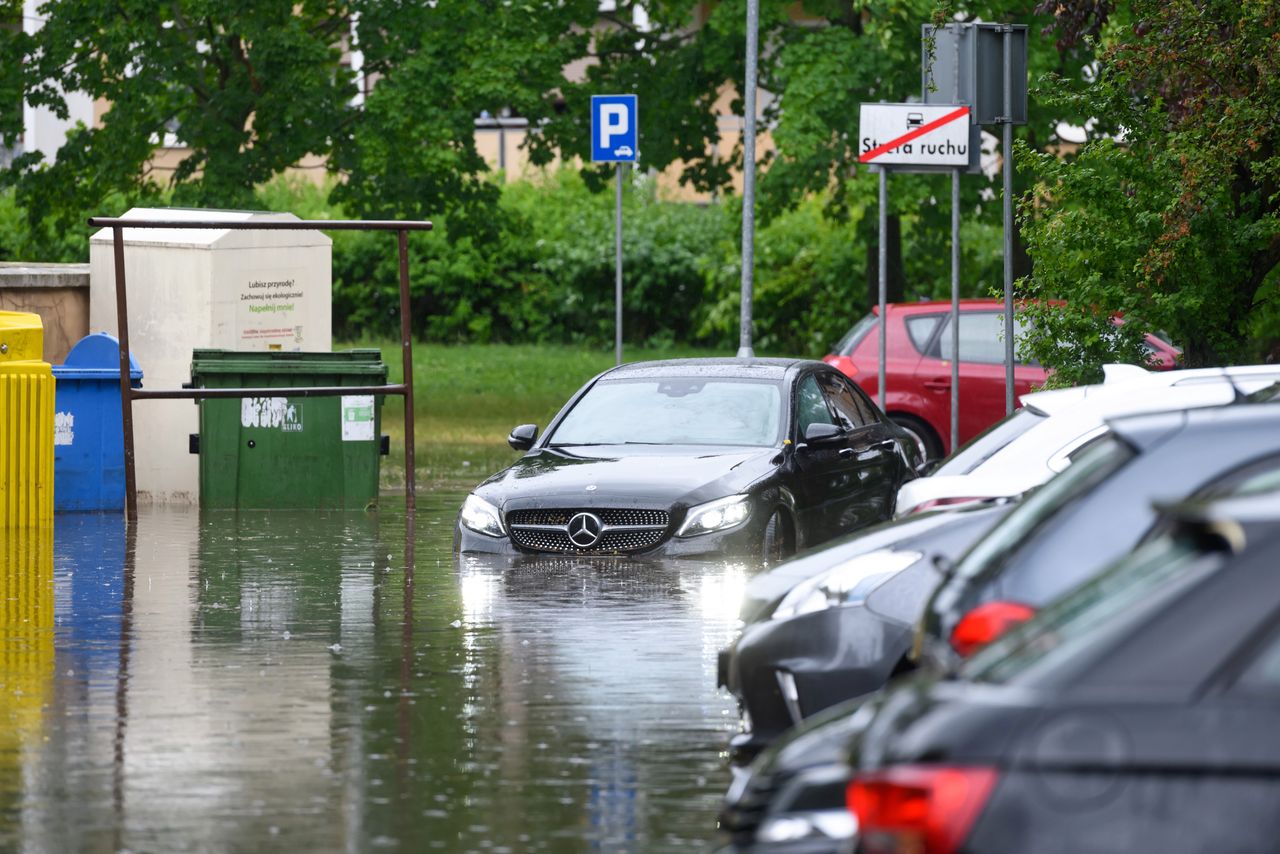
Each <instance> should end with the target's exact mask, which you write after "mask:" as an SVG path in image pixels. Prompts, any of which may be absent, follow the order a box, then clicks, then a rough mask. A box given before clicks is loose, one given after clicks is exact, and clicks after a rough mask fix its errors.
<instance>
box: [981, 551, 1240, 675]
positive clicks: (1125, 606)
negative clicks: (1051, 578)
mask: <svg viewBox="0 0 1280 854" xmlns="http://www.w3.org/2000/svg"><path fill="white" fill-rule="evenodd" d="M1220 559H1221V558H1220V553H1218V552H1208V553H1206V552H1203V551H1200V550H1199V549H1197V548H1196V547H1195V546H1194V545H1193V544H1192V543H1190V542H1187V541H1184V540H1182V539H1180V538H1172V537H1162V538H1160V539H1158V540H1154V541H1152V542H1150V543H1148V544H1147V545H1145V546H1143V547H1141V548H1139V549H1138V550H1136V551H1135V552H1133V553H1132V554H1131V555H1129V556H1128V557H1126V558H1124V559H1122V560H1120V561H1119V562H1118V563H1117V564H1116V565H1114V566H1113V567H1112V569H1111V570H1109V571H1107V572H1105V573H1103V574H1102V575H1100V576H1098V577H1097V578H1095V579H1093V580H1092V581H1090V582H1088V583H1086V584H1084V585H1083V586H1081V587H1080V588H1078V589H1077V590H1075V591H1074V592H1072V593H1070V594H1068V595H1067V596H1064V597H1062V598H1061V599H1059V600H1058V601H1056V602H1054V603H1053V604H1052V605H1050V606H1049V607H1048V608H1045V609H1044V610H1043V611H1041V612H1040V614H1039V615H1038V616H1037V617H1036V619H1035V620H1034V621H1033V622H1031V623H1028V624H1027V625H1026V626H1025V627H1024V628H1021V629H1015V630H1014V631H1012V632H1010V633H1009V634H1008V635H1006V636H1004V637H1003V638H1000V639H999V640H997V641H995V642H994V643H992V644H991V645H990V646H988V647H986V648H984V649H982V650H980V651H979V652H978V653H977V654H975V655H974V657H973V658H972V659H970V660H969V662H968V664H967V665H966V666H965V667H964V668H963V669H962V673H963V675H964V676H965V677H967V678H970V679H974V680H976V681H980V682H995V683H1003V682H1009V681H1015V680H1016V681H1018V682H1019V683H1022V684H1027V683H1035V682H1037V681H1051V680H1052V679H1053V678H1054V673H1055V668H1062V666H1063V665H1064V663H1065V662H1066V661H1068V660H1069V659H1072V658H1074V657H1076V656H1080V655H1089V654H1091V653H1092V652H1093V651H1094V650H1098V649H1100V648H1102V647H1104V646H1105V645H1107V644H1108V643H1109V641H1110V639H1111V638H1112V637H1114V636H1115V633H1117V632H1122V631H1124V630H1126V628H1127V627H1128V626H1129V625H1132V621H1136V620H1141V619H1144V618H1145V617H1146V615H1148V614H1150V613H1152V611H1153V610H1154V609H1158V608H1159V607H1160V605H1161V604H1162V603H1164V602H1167V601H1169V597H1171V596H1174V595H1177V594H1179V593H1181V592H1182V591H1183V590H1185V589H1187V586H1188V585H1190V584H1192V583H1194V582H1195V581H1196V580H1198V579H1200V578H1202V577H1203V576H1204V574H1205V573H1206V572H1208V571H1209V570H1211V569H1212V568H1213V567H1214V566H1216V565H1217V564H1218V562H1219V561H1220ZM1059 675H1060V674H1059Z"/></svg>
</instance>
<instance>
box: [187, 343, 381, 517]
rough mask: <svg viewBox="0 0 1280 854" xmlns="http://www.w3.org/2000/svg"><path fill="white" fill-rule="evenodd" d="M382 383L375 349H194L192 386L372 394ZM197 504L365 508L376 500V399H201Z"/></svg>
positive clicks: (378, 406)
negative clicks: (342, 389)
mask: <svg viewBox="0 0 1280 854" xmlns="http://www.w3.org/2000/svg"><path fill="white" fill-rule="evenodd" d="M386 381H387V366H386V365H385V364H384V363H383V362H382V356H381V353H379V352H378V351H377V350H347V351H344V352H338V353H293V352H284V351H267V352H255V353H244V352H234V351H230V350H196V351H194V352H193V353H192V356H191V383H192V385H193V386H194V387H195V388H272V387H277V388H280V387H295V388H296V387H317V388H318V387H322V386H373V385H384V384H385V383H386ZM199 405H200V433H199V435H198V436H195V437H193V438H192V443H191V450H192V452H193V453H198V454H199V455H200V506H201V507H205V508H231V507H234V508H256V509H266V508H358V509H359V508H364V507H367V506H368V505H369V504H370V503H371V502H373V501H375V500H376V499H377V496H378V464H379V458H380V456H381V453H382V452H383V442H382V439H381V428H382V397H381V396H380V395H365V394H352V395H344V396H341V397H246V398H242V399H238V400H237V399H233V398H225V399H217V400H201V401H200V402H199Z"/></svg>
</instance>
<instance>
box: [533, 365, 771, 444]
mask: <svg viewBox="0 0 1280 854" xmlns="http://www.w3.org/2000/svg"><path fill="white" fill-rule="evenodd" d="M781 433H782V389H781V387H780V386H779V384H778V383H776V382H770V381H766V380H748V379H721V378H714V379H712V378H706V377H663V378H660V379H648V378H646V379H634V380H630V379H616V380H601V381H600V382H598V383H596V384H595V385H594V386H592V387H591V389H590V390H589V391H587V393H586V394H585V395H583V396H582V398H581V399H580V400H579V401H578V402H577V404H576V405H575V406H574V407H573V409H572V410H570V411H569V414H568V415H566V416H565V418H564V420H563V421H562V422H560V425H559V426H558V427H556V429H555V432H554V433H552V434H551V437H550V439H549V444H550V445H551V446H553V447H554V446H559V445H629V444H639V445H747V446H773V445H777V444H778V443H779V442H781V441H782V439H781Z"/></svg>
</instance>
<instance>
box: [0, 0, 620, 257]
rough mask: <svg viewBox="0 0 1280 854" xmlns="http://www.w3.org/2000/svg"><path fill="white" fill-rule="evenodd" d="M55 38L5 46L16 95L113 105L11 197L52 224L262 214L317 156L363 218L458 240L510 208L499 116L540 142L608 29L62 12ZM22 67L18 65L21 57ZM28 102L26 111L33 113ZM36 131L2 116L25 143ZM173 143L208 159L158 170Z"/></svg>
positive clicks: (488, 21) (342, 7)
mask: <svg viewBox="0 0 1280 854" xmlns="http://www.w3.org/2000/svg"><path fill="white" fill-rule="evenodd" d="M41 8H42V13H43V14H44V15H45V16H46V21H45V23H44V25H43V27H42V28H41V29H40V30H39V31H38V32H37V33H35V34H34V35H31V36H27V35H23V34H21V33H20V32H19V33H13V32H12V31H8V30H0V39H3V41H0V45H4V46H5V47H6V48H8V47H12V48H13V51H12V55H13V56H15V57H17V58H18V59H19V60H20V61H18V62H6V63H4V64H3V65H2V66H0V95H2V94H4V93H10V92H21V93H23V95H24V96H25V98H26V100H27V101H28V102H30V103H31V104H34V105H40V106H46V107H49V108H51V109H53V110H54V111H55V112H58V113H60V114H61V115H63V116H65V115H66V107H65V103H64V96H63V93H64V92H70V91H80V92H85V93H87V94H89V95H90V96H92V97H93V98H95V99H102V100H103V101H104V102H105V103H107V104H108V105H109V107H108V110H107V112H106V113H105V115H104V116H103V118H102V126H101V127H78V128H76V129H74V130H73V131H72V132H71V133H70V134H69V135H68V138H67V141H66V143H65V144H64V145H63V146H62V147H61V148H60V149H59V151H58V154H57V160H56V162H55V163H43V162H41V158H40V155H39V154H38V153H34V152H33V153H30V154H27V155H25V156H24V157H23V158H21V159H20V161H19V162H18V163H17V164H15V168H14V169H13V170H11V171H10V172H9V173H8V174H7V175H4V176H2V177H3V180H4V181H6V182H8V183H11V184H13V185H15V186H16V188H17V193H18V201H19V204H20V205H21V206H22V207H24V208H25V209H26V210H27V211H28V212H29V214H30V215H31V217H33V218H34V219H37V220H48V219H52V220H53V221H55V222H56V223H57V224H58V226H59V227H60V228H62V229H77V230H81V231H82V230H83V229H84V224H83V218H84V216H85V214H86V213H87V212H93V213H97V212H102V211H101V205H102V204H103V202H104V200H107V199H114V200H115V201H117V202H118V203H119V206H126V205H127V204H130V203H134V202H136V201H137V200H140V199H147V198H154V197H156V196H157V195H159V194H160V193H161V192H162V191H167V192H168V196H167V201H171V202H173V203H176V204H186V205H195V206H212V207H248V206H252V205H253V204H254V194H255V188H256V187H258V186H260V185H261V184H263V183H264V182H266V181H268V180H270V179H271V178H272V177H274V176H276V175H278V174H280V173H281V172H282V171H283V170H284V169H286V168H288V167H290V166H293V165H295V164H297V163H298V162H299V161H300V160H301V159H302V158H304V157H305V156H307V155H320V156H324V157H327V158H328V167H329V168H330V169H331V170H334V171H336V172H338V173H339V175H340V177H341V180H340V181H339V183H338V185H337V190H336V191H335V199H336V200H337V201H341V202H343V203H344V204H345V205H346V208H347V210H348V211H349V212H351V213H353V214H355V215H359V216H372V215H388V216H390V215H405V216H431V217H441V216H444V217H447V218H448V222H449V225H450V229H451V234H453V235H454V236H456V235H457V234H460V233H463V232H466V231H467V230H468V229H471V230H474V229H483V228H486V227H488V225H489V223H490V222H491V220H492V216H493V214H494V211H495V210H496V205H497V194H496V191H495V189H494V188H493V187H492V186H491V185H489V184H488V183H487V182H486V179H485V177H484V175H485V173H486V172H487V171H488V170H487V166H486V164H485V163H484V160H483V159H482V158H481V157H480V155H479V154H478V152H477V151H476V145H475V140H474V124H473V122H474V119H475V118H476V116H477V115H479V114H480V112H481V111H482V110H489V111H490V112H493V113H498V112H499V111H500V110H503V109H507V110H513V111H514V112H515V113H516V114H517V115H523V116H525V117H527V118H529V120H530V122H531V124H532V125H533V126H534V127H535V128H536V127H537V126H538V124H539V123H540V122H541V121H542V120H543V119H544V118H546V117H547V116H548V115H550V114H551V113H552V112H553V111H554V109H555V103H556V99H555V93H556V91H557V89H558V87H559V86H560V85H561V83H562V82H563V70H564V68H565V67H566V66H567V65H569V63H570V62H571V61H572V60H574V59H575V58H577V57H578V56H580V55H581V54H582V53H583V51H584V50H585V48H586V44H587V42H588V37H587V30H588V28H589V27H590V26H591V24H592V23H593V22H594V15H595V4H594V3H593V2H591V0H569V1H568V2H553V1H552V0H543V2H529V3H512V2H506V0H432V1H431V2H429V0H416V2H403V3H386V2H381V0H349V2H339V3H324V2H314V0H302V2H295V0H236V2H227V3H207V2H200V0H170V2H160V0H75V2H70V0H51V2H48V3H46V4H45V5H44V6H43V7H41ZM353 24H354V26H355V30H356V32H357V34H358V38H359V48H360V50H361V51H362V52H363V55H364V63H363V70H364V73H365V74H366V75H368V77H369V79H371V80H375V81H376V83H375V85H374V87H373V91H372V92H371V93H370V95H369V96H368V98H367V99H366V101H365V103H364V105H363V106H358V105H356V104H355V103H353V98H354V96H355V95H356V88H355V85H354V82H353V80H354V78H353V74H352V72H351V70H350V69H349V68H347V67H345V66H344V65H343V64H342V62H341V60H342V56H343V51H344V49H345V48H346V47H347V46H348V44H349V39H350V34H351V32H352V29H353ZM9 55H10V54H8V53H7V54H6V56H9ZM20 100H21V99H20V98H15V99H14V101H15V103H16V102H18V101H20ZM20 127H21V118H20V116H19V117H18V118H17V119H16V120H15V119H14V117H13V115H12V114H11V113H8V112H6V113H4V114H3V115H0V137H3V139H4V140H6V141H10V142H11V141H12V140H13V138H14V137H15V136H16V134H17V132H18V130H19V129H20ZM166 134H173V135H175V136H176V137H177V138H178V140H179V141H180V142H181V144H182V145H183V146H185V147H186V148H187V149H188V150H189V152H190V154H189V156H188V157H187V158H186V159H185V160H183V161H182V163H181V164H180V165H179V166H178V167H177V168H176V170H174V171H173V172H172V173H171V174H168V175H164V174H161V173H159V172H158V171H157V169H156V167H155V166H153V165H149V164H152V162H153V156H154V154H155V151H156V149H157V147H158V146H159V144H160V143H161V140H162V139H163V138H164V136H165V135H166Z"/></svg>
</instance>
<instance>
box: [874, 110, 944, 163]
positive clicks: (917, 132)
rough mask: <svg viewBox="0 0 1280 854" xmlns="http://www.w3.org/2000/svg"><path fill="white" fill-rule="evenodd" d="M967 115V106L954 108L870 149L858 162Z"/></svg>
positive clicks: (875, 156) (876, 155)
mask: <svg viewBox="0 0 1280 854" xmlns="http://www.w3.org/2000/svg"><path fill="white" fill-rule="evenodd" d="M967 115H969V108H968V107H960V108H958V109H956V110H952V111H951V112H949V113H947V114H946V115H945V116H943V117H942V118H940V119H934V120H933V121H931V122H929V124H927V125H921V126H920V127H918V128H916V129H915V130H912V131H907V132H906V133H904V134H903V135H902V136H900V137H898V138H897V139H895V140H891V141H889V142H886V143H885V144H884V145H882V146H880V147H879V148H873V149H871V150H870V151H868V152H867V153H866V154H864V155H862V156H861V157H859V158H858V162H859V163H870V162H871V161H872V160H874V159H875V158H877V157H879V156H880V155H881V154H884V153H885V152H886V151H892V150H893V149H895V148H897V147H898V146H899V145H906V144H907V143H908V142H910V141H911V140H913V139H915V138H916V137H919V136H924V135H925V134H926V133H928V132H929V131H931V130H936V129H938V128H940V127H942V126H943V125H945V124H947V123H948V122H954V121H955V120H956V119H959V118H963V117H964V116H967Z"/></svg>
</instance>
